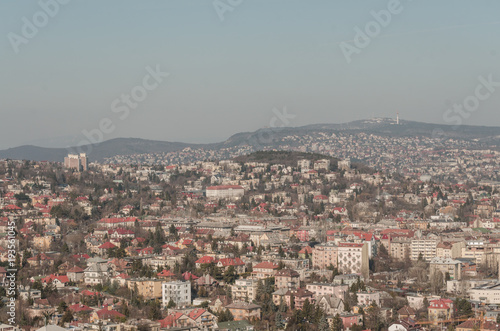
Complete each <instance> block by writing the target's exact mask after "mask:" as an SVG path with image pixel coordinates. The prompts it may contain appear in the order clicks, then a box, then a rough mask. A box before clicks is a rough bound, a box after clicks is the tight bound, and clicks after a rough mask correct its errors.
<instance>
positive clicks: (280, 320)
mask: <svg viewBox="0 0 500 331" xmlns="http://www.w3.org/2000/svg"><path fill="white" fill-rule="evenodd" d="M274 325H275V326H276V329H278V330H281V329H283V328H284V327H285V323H283V316H282V315H281V313H280V312H279V311H278V312H277V313H276V316H275V317H274Z"/></svg>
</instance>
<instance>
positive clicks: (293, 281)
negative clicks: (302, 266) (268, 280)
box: [274, 269, 300, 289]
mask: <svg viewBox="0 0 500 331" xmlns="http://www.w3.org/2000/svg"><path fill="white" fill-rule="evenodd" d="M274 281H275V285H276V289H280V288H286V289H294V288H298V287H299V285H300V275H299V273H298V272H297V271H295V270H292V269H281V270H278V271H277V272H276V274H275V275H274Z"/></svg>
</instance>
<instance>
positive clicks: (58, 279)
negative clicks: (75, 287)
mask: <svg viewBox="0 0 500 331" xmlns="http://www.w3.org/2000/svg"><path fill="white" fill-rule="evenodd" d="M41 282H42V284H43V285H49V284H54V285H55V286H56V287H57V288H62V287H64V286H66V284H68V282H69V279H68V276H60V275H57V274H56V275H54V274H52V275H49V276H47V277H45V278H42V279H41Z"/></svg>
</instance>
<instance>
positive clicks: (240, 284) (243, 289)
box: [231, 279, 259, 302]
mask: <svg viewBox="0 0 500 331" xmlns="http://www.w3.org/2000/svg"><path fill="white" fill-rule="evenodd" d="M258 284H259V281H258V280H256V279H237V280H236V282H235V283H234V285H232V286H231V295H232V297H233V299H234V300H235V301H246V302H251V301H253V300H255V298H256V296H257V286H258Z"/></svg>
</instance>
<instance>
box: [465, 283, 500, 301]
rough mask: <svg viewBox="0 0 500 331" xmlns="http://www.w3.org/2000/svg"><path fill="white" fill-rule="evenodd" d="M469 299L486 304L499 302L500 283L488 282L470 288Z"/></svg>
mask: <svg viewBox="0 0 500 331" xmlns="http://www.w3.org/2000/svg"><path fill="white" fill-rule="evenodd" d="M469 293H470V299H471V300H472V301H480V302H482V303H486V304H500V283H499V282H495V283H489V284H485V285H482V286H478V287H474V288H472V289H470V291H469Z"/></svg>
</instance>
